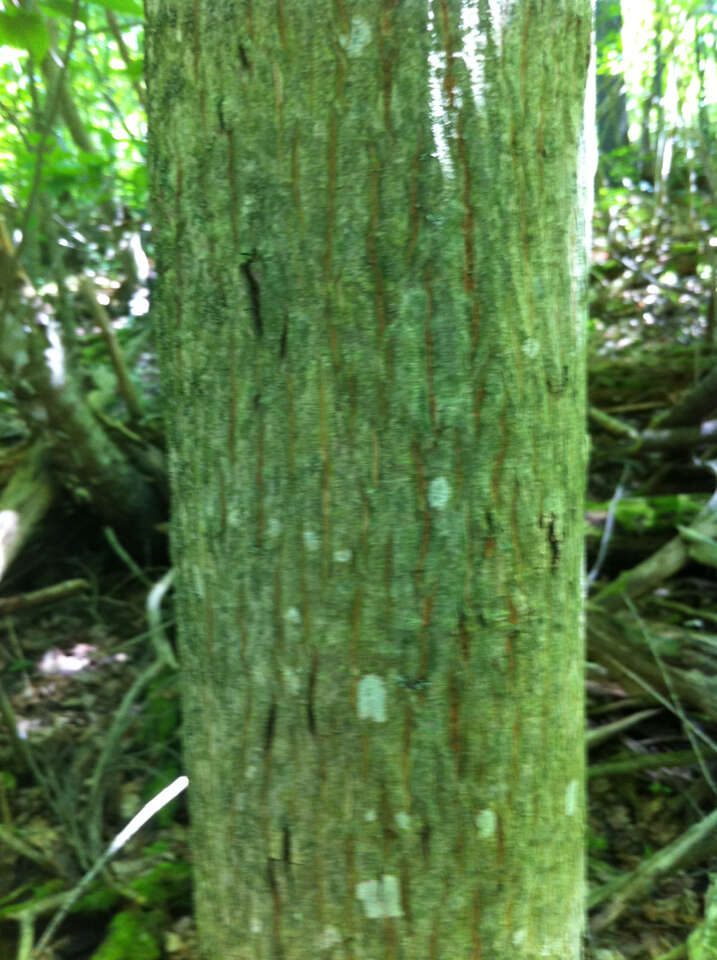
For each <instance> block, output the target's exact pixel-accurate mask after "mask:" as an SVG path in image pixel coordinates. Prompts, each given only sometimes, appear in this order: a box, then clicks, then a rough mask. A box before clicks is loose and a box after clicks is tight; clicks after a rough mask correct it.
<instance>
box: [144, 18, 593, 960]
mask: <svg viewBox="0 0 717 960" xmlns="http://www.w3.org/2000/svg"><path fill="white" fill-rule="evenodd" d="M496 6H502V9H503V12H502V13H500V22H497V21H493V20H492V19H491V17H492V14H491V12H490V11H491V10H495V8H496ZM478 8H479V10H480V21H479V22H478V23H476V6H474V5H472V6H470V7H469V6H468V4H463V5H462V4H461V3H460V2H459V0H442V2H440V3H438V2H436V3H434V4H429V5H427V4H426V3H425V2H424V0H421V2H419V0H403V2H401V3H395V2H394V3H390V2H386V0H363V2H362V3H361V4H349V5H346V4H344V3H341V2H338V3H329V2H325V0H318V2H317V0H314V2H313V3H308V2H306V0H292V2H291V3H285V2H282V0H279V2H278V3H277V2H276V0H271V2H270V0H252V2H251V3H246V4H237V3H217V2H209V0H204V2H203V0H147V4H146V9H147V20H148V26H147V52H148V72H147V77H148V82H149V116H150V121H149V122H150V181H151V193H152V201H153V219H154V224H155V231H156V243H157V256H158V270H159V283H158V292H157V298H156V301H155V308H156V316H157V317H158V323H159V329H160V361H161V367H162V371H163V379H164V388H165V391H166V401H167V428H168V444H169V457H170V475H171V485H172V497H173V508H172V535H171V544H172V552H173V558H174V563H175V565H176V568H177V578H178V579H177V607H178V609H177V613H178V621H179V646H180V655H181V661H182V675H183V697H184V716H185V721H184V724H185V725H184V739H185V749H186V764H187V773H188V775H189V777H190V787H189V794H190V813H191V821H192V834H193V849H194V868H195V880H196V911H197V919H198V924H199V931H200V938H201V941H202V945H203V950H204V952H205V955H206V957H207V958H208V960H259V958H267V960H268V958H283V960H316V958H317V957H327V958H352V960H368V958H374V960H376V958H381V960H384V958H386V960H387V958H399V957H400V958H406V960H408V958H415V960H426V958H450V960H457V958H466V960H467V958H485V960H502V958H508V957H510V958H511V960H521V958H523V960H527V958H531V960H534V958H536V957H541V958H553V960H569V958H576V957H578V956H580V952H581V947H580V941H581V931H582V926H583V900H584V896H583V892H584V891H583V847H582V840H583V814H584V799H583V772H584V765H583V715H582V714H583V710H582V703H583V626H582V612H581V609H582V596H581V582H582V540H583V520H582V505H583V482H584V466H585V448H586V445H585V422H584V379H585V373H584V310H585V267H586V249H585V236H586V229H585V223H586V216H587V215H588V214H587V212H586V208H585V206H584V200H585V196H586V190H587V188H586V184H587V181H588V179H589V177H587V176H586V175H585V171H586V170H587V167H585V165H584V157H583V160H580V159H579V158H580V157H581V156H583V151H582V150H581V146H580V145H581V136H582V127H583V96H584V90H585V81H586V73H587V66H588V59H589V52H590V26H591V24H590V4H589V2H588V0H568V2H566V3H560V4H558V3H550V4H542V5H538V4H535V3H532V2H524V3H519V4H515V3H507V2H504V3H503V4H502V5H496V4H490V5H489V4H487V3H480V4H478ZM489 8H490V9H489Z"/></svg>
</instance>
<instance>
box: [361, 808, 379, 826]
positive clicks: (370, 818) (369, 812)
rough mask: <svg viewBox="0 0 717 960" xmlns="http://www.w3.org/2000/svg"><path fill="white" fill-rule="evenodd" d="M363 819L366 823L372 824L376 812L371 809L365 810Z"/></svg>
mask: <svg viewBox="0 0 717 960" xmlns="http://www.w3.org/2000/svg"><path fill="white" fill-rule="evenodd" d="M363 818H364V820H365V821H366V823H373V822H374V820H375V819H376V811H375V810H373V809H372V810H367V811H366V813H364V815H363Z"/></svg>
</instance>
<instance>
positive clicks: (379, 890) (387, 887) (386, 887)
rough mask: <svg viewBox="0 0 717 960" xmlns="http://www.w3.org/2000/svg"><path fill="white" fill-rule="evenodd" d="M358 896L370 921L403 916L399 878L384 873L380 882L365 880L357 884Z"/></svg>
mask: <svg viewBox="0 0 717 960" xmlns="http://www.w3.org/2000/svg"><path fill="white" fill-rule="evenodd" d="M356 896H357V898H358V899H359V900H360V901H361V903H362V904H363V910H364V914H365V915H366V916H367V917H368V918H369V919H370V920H380V919H383V918H384V917H402V916H403V911H402V910H401V897H400V889H399V884H398V877H393V876H391V875H390V874H388V873H384V875H383V876H382V877H381V879H380V880H364V882H363V883H359V884H357V886H356Z"/></svg>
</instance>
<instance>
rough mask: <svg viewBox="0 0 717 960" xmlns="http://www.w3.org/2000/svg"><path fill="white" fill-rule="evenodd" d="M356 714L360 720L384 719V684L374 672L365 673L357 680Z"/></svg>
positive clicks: (376, 720)
mask: <svg viewBox="0 0 717 960" xmlns="http://www.w3.org/2000/svg"><path fill="white" fill-rule="evenodd" d="M358 715H359V718H360V719H361V720H373V721H374V722H375V723H385V721H386V685H385V684H384V682H383V680H382V678H381V677H379V676H377V675H376V674H375V673H367V674H366V675H365V676H363V677H361V679H360V680H359V686H358Z"/></svg>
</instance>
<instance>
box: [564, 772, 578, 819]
mask: <svg viewBox="0 0 717 960" xmlns="http://www.w3.org/2000/svg"><path fill="white" fill-rule="evenodd" d="M577 808H578V781H577V780H571V781H570V783H569V784H568V785H567V787H566V788H565V812H566V814H567V815H568V816H569V817H572V816H574V814H575V811H576V810H577Z"/></svg>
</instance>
